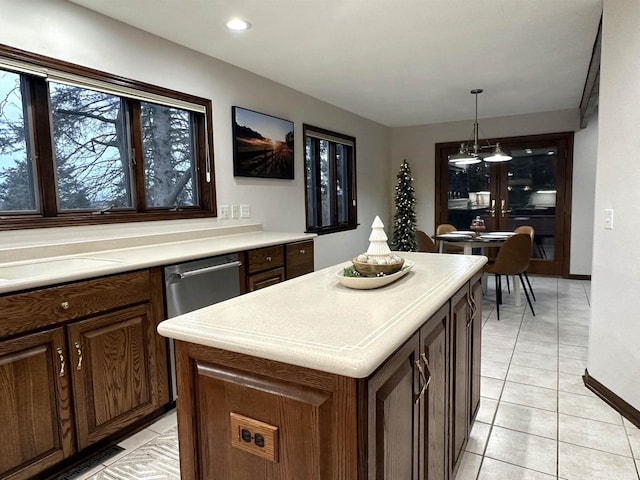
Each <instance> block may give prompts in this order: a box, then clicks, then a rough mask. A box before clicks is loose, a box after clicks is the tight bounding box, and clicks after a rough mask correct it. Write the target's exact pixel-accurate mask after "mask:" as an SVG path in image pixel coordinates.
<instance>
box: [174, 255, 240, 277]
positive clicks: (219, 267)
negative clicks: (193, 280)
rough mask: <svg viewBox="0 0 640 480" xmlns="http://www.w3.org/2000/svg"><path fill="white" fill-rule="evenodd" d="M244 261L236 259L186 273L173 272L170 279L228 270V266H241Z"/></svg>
mask: <svg viewBox="0 0 640 480" xmlns="http://www.w3.org/2000/svg"><path fill="white" fill-rule="evenodd" d="M241 265H242V262H240V261H238V260H236V261H235V262H229V263H223V264H221V265H213V266H211V267H204V268H198V269H196V270H189V271H187V272H184V273H172V274H171V277H170V278H169V281H171V282H176V281H179V280H184V279H185V278H189V277H195V276H197V275H202V274H205V273H211V272H219V271H220V270H227V269H228V268H235V267H240V266H241Z"/></svg>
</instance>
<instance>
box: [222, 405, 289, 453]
mask: <svg viewBox="0 0 640 480" xmlns="http://www.w3.org/2000/svg"><path fill="white" fill-rule="evenodd" d="M229 421H230V424H231V428H230V430H231V446H233V447H235V448H238V449H240V450H244V451H245V452H249V453H252V454H253V455H256V456H258V457H261V458H264V459H267V460H269V461H271V462H274V463H277V462H278V427H276V426H275V425H270V424H268V423H264V422H261V421H259V420H256V419H254V418H249V417H245V416H244V415H239V414H237V413H234V412H230V413H229Z"/></svg>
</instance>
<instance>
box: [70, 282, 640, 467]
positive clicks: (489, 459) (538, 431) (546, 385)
mask: <svg viewBox="0 0 640 480" xmlns="http://www.w3.org/2000/svg"><path fill="white" fill-rule="evenodd" d="M531 280H532V283H533V288H534V291H535V293H536V297H537V299H538V301H537V302H535V303H534V308H535V310H536V316H535V317H533V316H532V315H531V312H530V310H529V308H528V307H526V309H525V305H523V306H521V307H515V306H514V303H513V295H508V294H507V293H506V292H505V294H504V296H503V301H504V304H503V306H502V307H501V309H500V317H501V320H500V322H498V321H497V319H496V312H495V305H494V299H495V296H494V290H493V289H492V288H491V287H492V284H493V282H492V281H491V282H489V291H488V292H487V295H486V296H485V299H484V309H483V321H484V324H483V328H482V342H483V343H482V349H483V350H482V384H481V395H482V398H481V405H480V411H479V412H478V417H477V419H476V422H475V424H474V426H473V429H472V431H471V438H470V440H469V443H468V445H467V451H466V452H465V454H464V457H463V459H462V464H461V466H460V470H459V471H458V475H457V477H456V480H552V479H565V480H600V479H602V480H640V477H639V476H638V469H640V430H639V429H637V428H636V427H634V426H633V425H631V424H630V423H629V422H627V421H626V420H624V419H623V418H622V417H621V416H620V415H618V414H617V413H616V412H615V411H614V410H612V409H611V408H609V407H608V406H607V405H606V404H605V403H604V402H602V401H601V400H600V399H598V398H597V397H596V396H595V395H593V394H592V393H591V392H590V391H588V390H587V389H586V388H585V387H584V385H583V384H582V378H581V375H582V374H583V373H584V369H585V367H586V359H587V339H588V325H589V288H590V284H589V282H584V281H571V280H562V279H552V278H541V277H536V278H533V277H532V278H531ZM503 283H504V282H503ZM522 300H523V302H524V300H525V299H524V295H523V298H522ZM175 422H176V419H175V412H173V413H170V414H168V415H166V416H165V417H163V418H162V419H160V420H159V421H158V422H156V423H155V424H154V425H152V426H151V427H149V428H147V429H145V430H143V431H141V432H139V433H138V434H136V435H134V436H133V437H131V438H129V439H127V440H125V441H124V442H122V443H121V444H120V446H121V447H123V448H125V451H124V452H121V453H120V454H118V455H117V456H115V457H112V458H110V459H109V460H107V461H105V462H104V463H103V464H101V465H99V466H97V467H95V468H94V469H92V470H91V471H88V472H85V473H83V474H82V475H80V476H77V477H74V480H84V479H91V480H116V479H117V480H126V479H131V480H145V479H153V480H179V478H180V474H179V463H178V448H177V434H176V428H175V424H176V423H175ZM634 457H635V459H634Z"/></svg>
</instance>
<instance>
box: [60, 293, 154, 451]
mask: <svg viewBox="0 0 640 480" xmlns="http://www.w3.org/2000/svg"><path fill="white" fill-rule="evenodd" d="M149 310H150V306H149V304H142V305H137V306H133V307H129V308H126V309H123V310H119V311H116V312H114V313H110V314H106V315H101V316H97V317H94V318H91V319H88V320H85V321H82V322H77V323H74V324H72V325H70V326H69V327H68V338H69V349H70V350H71V359H72V365H70V368H71V371H72V372H73V385H74V400H75V407H76V429H77V432H78V445H79V447H80V448H84V447H86V446H88V445H91V444H92V443H94V442H96V441H98V440H100V439H102V438H104V437H106V436H108V435H110V434H112V433H114V432H117V431H118V430H119V429H121V428H123V427H125V426H127V425H129V424H131V423H133V422H134V421H136V420H138V419H140V418H142V417H143V416H145V415H147V414H149V413H151V412H152V411H153V410H154V409H155V408H156V407H159V406H160V405H159V401H158V388H157V385H158V372H157V368H156V347H155V345H156V342H155V335H156V333H155V326H156V325H155V322H153V321H152V316H151V315H150V313H149Z"/></svg>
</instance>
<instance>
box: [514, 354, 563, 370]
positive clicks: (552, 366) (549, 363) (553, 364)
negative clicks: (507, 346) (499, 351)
mask: <svg viewBox="0 0 640 480" xmlns="http://www.w3.org/2000/svg"><path fill="white" fill-rule="evenodd" d="M511 365H520V366H523V367H533V368H539V369H541V370H550V371H552V372H555V371H557V370H558V357H557V356H553V355H542V354H540V353H531V352H516V353H514V355H513V358H512V359H511Z"/></svg>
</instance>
